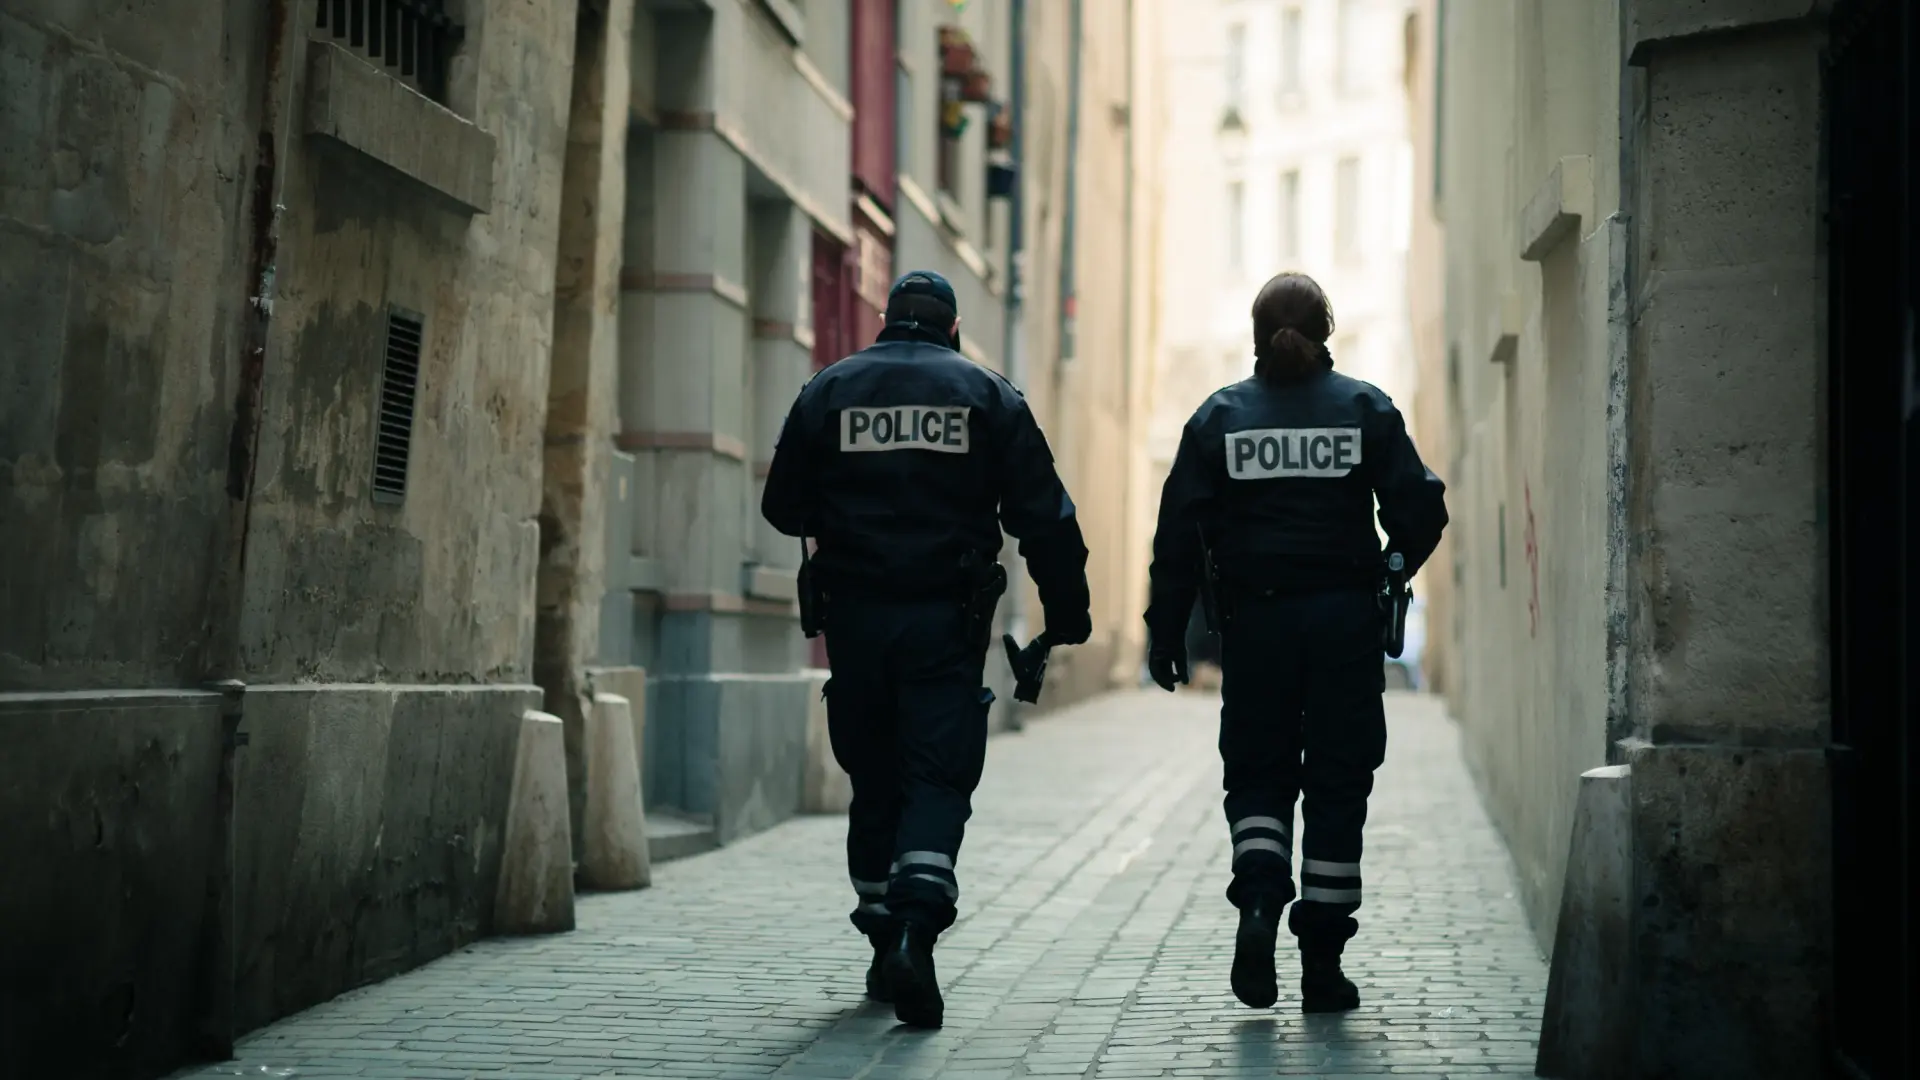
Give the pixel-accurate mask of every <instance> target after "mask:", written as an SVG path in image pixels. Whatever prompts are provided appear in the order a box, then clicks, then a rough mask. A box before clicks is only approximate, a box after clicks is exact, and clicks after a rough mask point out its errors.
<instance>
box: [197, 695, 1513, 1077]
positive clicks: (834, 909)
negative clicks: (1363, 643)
mask: <svg viewBox="0 0 1920 1080" xmlns="http://www.w3.org/2000/svg"><path fill="white" fill-rule="evenodd" d="M1216 718H1217V699H1216V698H1214V697H1211V696H1208V695H1203V694H1198V693H1194V694H1182V695H1180V696H1178V697H1175V698H1168V697H1166V696H1164V695H1160V694H1159V693H1157V692H1153V693H1150V694H1148V693H1130V694H1119V695H1112V696H1108V697H1104V698H1099V699H1096V700H1094V701H1091V702H1088V703H1085V704H1082V705H1080V706H1077V707H1075V708H1072V709H1069V710H1065V711H1063V712H1061V713H1059V714H1056V715H1054V716H1052V717H1049V718H1046V719H1042V720H1040V721H1037V722H1035V723H1033V724H1032V725H1030V726H1029V727H1027V728H1026V729H1025V730H1024V731H1022V732H1019V733H1010V734H1007V735H1003V736H1001V737H999V738H996V739H995V740H993V742H992V743H991V748H990V751H989V760H988V766H987V774H986V779H985V782H984V783H983V785H982V787H981V790H980V792H979V794H978V796H977V798H976V799H975V815H974V820H973V824H972V826H971V827H970V829H969V833H968V838H967V846H966V848H965V851H964V854H963V858H962V860H961V864H960V870H961V873H962V892H961V922H960V923H959V925H957V926H956V927H955V928H954V929H953V931H951V932H950V933H949V934H948V935H946V936H945V937H944V938H943V940H942V942H941V948H940V952H939V955H938V962H939V963H940V965H941V978H942V982H943V983H944V984H946V985H947V986H948V987H949V989H948V999H947V1026H946V1028H945V1029H944V1030H942V1031H939V1032H934V1033H919V1032H910V1031H908V1030H906V1029H903V1028H899V1027H897V1026H896V1024H895V1023H894V1019H893V1015H892V1012H891V1010H889V1009H887V1008H886V1007H884V1006H878V1005H869V1004H867V1003H865V1002H864V1001H863V1000H862V992H861V981H860V980H861V973H862V971H863V969H864V966H865V963H866V959H867V953H866V945H865V941H864V940H863V939H862V938H861V937H860V936H859V935H858V934H856V933H855V932H854V931H853V930H852V929H851V928H850V927H849V926H848V925H847V922H846V918H845V912H846V910H847V909H848V907H849V906H850V903H851V900H852V894H851V893H850V892H849V891H848V887H847V884H846V881H845V875H844V873H843V872H842V866H843V863H842V856H841V844H842V842H843V838H844V821H843V819H841V818H837V817H809V818H800V819H797V820H794V821H791V822H789V823H787V824H785V825H781V826H779V827H777V828H775V829H772V830H770V831H768V832H765V833H761V834H759V835H757V836H754V837H752V838H751V839H748V840H745V841H742V842H740V843H738V844H734V845H731V846H729V847H726V848H723V849H721V850H719V851H715V852H712V853H710V854H707V855H702V856H696V857H693V858H690V859H686V860H682V861H678V862H673V863H668V864H665V865H663V866H661V867H659V868H658V869H657V871H656V876H655V883H654V887H653V888H651V889H648V890H644V891H641V892H632V893H622V894H611V895H599V896H585V897H582V898H581V900H580V903H579V908H578V916H579V929H578V930H577V932H575V933H571V934H564V935H558V936H554V937H545V938H520V939H493V940H487V941H483V942H480V943H478V944H476V945H474V946H471V947H469V948H467V949H464V950H461V951H460V952H458V953H455V954H454V955H451V956H449V957H447V958H445V959H442V960H440V961H438V962H436V963H433V964H430V965H428V966H426V967H424V968H421V969H419V970H416V971H414V972H411V973H409V974H406V975H402V976H400V977H398V978H395V979H392V980H389V981H387V982H384V983H381V984H378V985H375V986H371V987H368V988H366V989H363V990H360V991H357V992H354V993H349V994H346V995H343V996H342V997H340V998H338V999H336V1000H333V1001H331V1002H328V1003H326V1004H323V1005H320V1006H318V1007H317V1008H314V1009H311V1010H309V1011H307V1012H304V1013H301V1014H299V1015H296V1016H294V1017H291V1018H289V1019H287V1020H285V1021H283V1022H281V1023H278V1024H275V1025H273V1026H271V1027H267V1028H265V1029H262V1030H260V1031H258V1032H256V1033H254V1034H253V1035H252V1036H250V1037H248V1038H247V1039H245V1040H243V1041H242V1043H241V1045H240V1046H239V1048H238V1050H237V1054H238V1059H239V1060H238V1061H235V1062H229V1063H226V1064H222V1065H217V1066H212V1067H208V1068H201V1069H197V1070H190V1071H188V1072H187V1073H184V1074H182V1076H183V1077H206V1078H211V1077H225V1076H236V1075H238V1076H257V1077H291V1078H298V1080H320V1078H323V1077H378V1078H384V1080H437V1078H443V1077H446V1078H451V1077H469V1076H476V1077H503V1078H504V1077H527V1078H535V1077H538V1078H542V1080H561V1078H567V1080H578V1078H584V1077H610V1076H636V1077H754V1076H794V1077H819V1078H834V1080H849V1078H856V1077H858V1078H866V1080H881V1078H889V1080H907V1078H914V1077H942V1078H945V1080H969V1078H979V1080H985V1078H987V1077H1014V1076H1088V1077H1155V1076H1210V1077H1226V1076H1252V1075H1263V1076H1264V1075H1275V1074H1278V1075H1301V1076H1316V1077H1338V1076H1348V1075H1382V1074H1392V1075H1396V1076H1419V1077H1450V1076H1480V1075H1487V1074H1507V1075H1523V1076H1524V1075H1532V1073H1533V1062H1534V1046H1535V1040H1536V1035H1537V1031H1538V1023H1539V1019H1538V1018H1539V1016H1540V1008H1541V1005H1542V1002H1543V997H1544V993H1545V987H1546V981H1547V969H1546V964H1545V963H1544V961H1543V960H1542V958H1541V956H1540V954H1539V951H1538V948H1537V946H1536V944H1535V939H1534V937H1533V935H1532V934H1531V933H1530V932H1529V931H1528V929H1527V927H1526V924H1525V922H1524V918H1523V916H1522V914H1521V908H1520V903H1519V901H1518V900H1517V899H1516V897H1515V895H1514V886H1513V881H1512V876H1511V870H1510V864H1509V861H1508V856H1507V854H1506V851H1505V849H1504V847H1503V846H1502V844H1501V843H1500V839H1499V837H1498V836H1497V834H1496V833H1495V831H1494V829H1493V827H1492V826H1491V825H1490V824H1489V822H1488V819H1487V817H1486V815H1485V813H1484V812H1483V810H1482V809H1481V806H1480V803H1479V800H1478V798H1477V797H1476V795H1475V792H1474V788H1473V785H1472V782H1471V780H1470V779H1469V777H1468V775H1467V772H1466V770H1465V768H1464V767H1463V765H1462V763H1461V758H1460V753H1459V746H1458V738H1457V736H1456V732H1455V728H1454V725H1453V724H1452V722H1451V721H1449V720H1448V719H1447V718H1446V717H1445V716H1444V714H1443V713H1442V711H1441V706H1440V705H1439V704H1438V702H1437V701H1436V700H1435V699H1433V698H1429V697H1423V696H1416V695H1400V694H1395V695H1389V718H1390V725H1391V735H1390V741H1389V747H1388V760H1387V765H1386V768H1385V769H1384V770H1382V772H1381V774H1380V777H1379V781H1378V784H1377V786H1376V788H1375V792H1376V793H1375V796H1374V801H1373V808H1372V815H1371V818H1370V821H1369V824H1368V826H1367V856H1366V867H1367V870H1366V873H1367V878H1366V880H1367V887H1368V895H1367V899H1366V906H1365V907H1364V908H1362V910H1361V912H1360V918H1361V920H1362V928H1361V932H1360V936H1359V938H1357V939H1356V940H1355V941H1354V943H1353V945H1352V946H1351V947H1350V948H1349V950H1348V957H1349V961H1350V963H1349V971H1350V972H1351V973H1352V974H1353V975H1354V977H1355V979H1356V981H1357V982H1359V984H1360V985H1361V988H1362V993H1363V995H1364V1001H1363V1004H1362V1005H1361V1008H1360V1009H1359V1011H1357V1012H1354V1013H1352V1014H1349V1015H1346V1016H1316V1017H1311V1018H1308V1017H1303V1016H1302V1015H1301V1014H1300V1013H1299V1012H1298V1011H1297V1006H1296V1005H1295V1003H1294V1002H1293V1001H1292V1000H1291V996H1290V993H1289V991H1288V989H1286V988H1287V987H1288V986H1289V985H1290V984H1291V983H1292V982H1293V981H1294V980H1295V979H1296V977H1297V965H1296V961H1295V960H1294V958H1293V956H1292V955H1291V954H1290V952H1289V951H1288V949H1287V947H1286V946H1287V945H1289V944H1290V941H1291V939H1290V938H1286V937H1284V936H1283V938H1282V949H1281V954H1280V955H1281V980H1282V985H1283V991H1282V997H1281V1001H1280V1005H1279V1006H1278V1007H1277V1008H1276V1009H1274V1010H1272V1011H1269V1012H1260V1013H1256V1012H1251V1011H1249V1010H1247V1009H1245V1008H1244V1007H1242V1006H1240V1005H1239V1004H1238V1003H1236V1002H1235V1001H1234V1000H1233V995H1232V994H1231V992H1230V991H1229V990H1228V987H1227V964H1228V960H1229V958H1230V956H1231V952H1232V944H1231V943H1232V926H1233V923H1232V912H1231V909H1230V908H1229V907H1228V906H1227V903H1226V901H1225V900H1224V899H1223V897H1222V892H1223V890H1224V888H1225V884H1226V864H1227V855H1228V851H1229V845H1228V841H1227V834H1226V829H1225V827H1224V824H1223V822H1222V819H1221V813H1220V806H1219V795H1218V792H1219V776H1220V762H1219V758H1218V756H1217V755H1216V754H1215V751H1214V747H1213V738H1214V733H1215V731H1216Z"/></svg>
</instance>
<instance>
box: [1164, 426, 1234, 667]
mask: <svg viewBox="0 0 1920 1080" xmlns="http://www.w3.org/2000/svg"><path fill="white" fill-rule="evenodd" d="M1201 429H1202V425H1201V424H1200V418H1199V417H1198V416H1197V415H1196V416H1195V417H1194V418H1193V419H1192V420H1189V421H1187V427H1186V430H1185V431H1182V432H1181V433H1180V449H1179V452H1178V453H1176V454H1175V455H1174V458H1173V468H1172V469H1170V470H1169V471H1168V472H1167V480H1166V483H1165V484H1164V485H1162V486H1161V488H1160V521H1159V524H1158V525H1157V526H1156V527H1155V529H1154V533H1153V563H1152V565H1151V566H1150V567H1149V568H1148V570H1147V577H1148V581H1149V585H1148V601H1147V615H1146V619H1147V633H1148V634H1149V635H1150V636H1151V639H1152V640H1153V641H1156V642H1163V643H1164V642H1175V643H1179V642H1184V641H1185V640H1186V633H1187V623H1188V621H1189V620H1190V619H1191V618H1192V617H1193V603H1194V599H1195V598H1196V597H1197V596H1198V595H1199V591H1200V574H1201V554H1200V530H1201V528H1202V527H1203V526H1205V525H1208V524H1210V523H1211V521H1212V519H1213V517H1214V514H1215V512H1216V510H1217V509H1218V506H1219V497H1220V494H1221V492H1220V484H1221V482H1222V479H1221V478H1222V477H1223V476H1224V474H1225V473H1224V469H1221V468H1216V467H1214V466H1215V464H1216V463H1215V462H1213V461H1211V460H1210V459H1209V458H1210V455H1209V454H1208V453H1207V447H1206V446H1205V445H1204V443H1205V436H1204V435H1203V434H1202V430H1201Z"/></svg>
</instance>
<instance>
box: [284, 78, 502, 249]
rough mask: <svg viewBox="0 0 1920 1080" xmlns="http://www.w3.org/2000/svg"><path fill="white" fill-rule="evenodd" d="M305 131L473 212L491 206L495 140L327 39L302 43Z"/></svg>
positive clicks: (477, 212)
mask: <svg viewBox="0 0 1920 1080" xmlns="http://www.w3.org/2000/svg"><path fill="white" fill-rule="evenodd" d="M306 105H307V110H306V125H307V126H306V130H307V133H308V134H310V135H317V136H322V137H325V138H328V139H331V140H332V141H334V142H337V143H339V144H341V145H343V146H347V147H350V148H352V149H354V150H357V151H359V152H360V153H362V154H365V155H366V156H367V157H369V158H372V159H373V160H375V161H377V162H380V163H381V164H383V165H386V166H388V167H389V168H392V169H394V170H396V171H398V172H399V173H401V174H402V175H404V176H407V177H409V178H411V179H413V180H415V181H417V182H419V183H420V184H422V185H424V186H425V187H427V188H428V189H429V190H431V191H434V192H437V193H438V194H440V195H441V196H444V197H445V198H446V199H448V200H450V201H451V202H453V203H454V204H455V205H456V206H460V207H463V208H465V209H466V210H467V211H469V212H471V213H475V214H484V213H487V212H488V211H489V210H491V209H492V207H493V157H494V139H493V136H492V135H489V134H487V133H486V132H485V131H482V130H481V129H480V128H479V127H477V126H475V125H474V124H473V123H471V122H470V121H468V120H466V119H464V118H462V117H460V116H457V115H455V114H454V113H452V112H450V111H448V110H447V109H446V108H444V107H442V106H441V105H439V104H438V103H436V102H434V101H432V100H431V99H429V98H427V97H426V96H425V95H423V94H421V93H419V92H418V91H415V90H414V89H412V88H411V87H409V86H407V85H406V84H404V83H402V82H400V81H399V80H398V79H395V78H393V77H391V76H389V75H388V74H386V73H385V72H384V71H381V70H379V69H377V68H375V67H374V66H373V65H371V64H369V63H367V62H366V61H364V60H361V59H360V58H358V57H356V56H354V55H353V54H352V53H350V52H348V51H347V50H345V49H343V48H341V47H340V46H338V45H334V44H332V43H331V42H326V41H309V42H308V43H307V102H306Z"/></svg>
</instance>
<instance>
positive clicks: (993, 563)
mask: <svg viewBox="0 0 1920 1080" xmlns="http://www.w3.org/2000/svg"><path fill="white" fill-rule="evenodd" d="M960 580H961V583H962V587H963V589H964V590H965V591H964V595H963V598H962V601H961V611H962V612H963V614H964V615H965V618H966V623H967V640H968V642H969V644H971V645H973V646H974V647H975V648H977V649H979V651H980V652H982V653H984V652H986V651H987V645H988V643H989V642H991V641H992V640H993V609H994V608H995V607H997V606H999V604H1000V597H1001V596H1003V595H1005V594H1006V591H1007V568H1006V567H1004V566H1002V565H1000V563H999V561H998V560H994V559H985V558H982V557H981V556H980V553H979V552H977V551H969V552H967V553H966V554H965V555H962V556H961V557H960Z"/></svg>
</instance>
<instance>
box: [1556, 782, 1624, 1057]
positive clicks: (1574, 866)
mask: <svg viewBox="0 0 1920 1080" xmlns="http://www.w3.org/2000/svg"><path fill="white" fill-rule="evenodd" d="M1632 780H1633V777H1632V769H1631V768H1630V767H1629V766H1626V765H1609V766H1606V767H1605V768H1599V769H1592V770H1589V771H1588V772H1585V773H1582V774H1581V776H1580V794H1579V801H1578V804H1577V805H1576V807H1575V810H1574V817H1573V843H1572V844H1571V845H1570V847H1569V849H1568V852H1567V877H1566V888H1565V889H1564V891H1563V892H1562V893H1561V898H1560V921H1559V922H1558V923H1557V924H1556V925H1555V928H1554V941H1553V964H1552V967H1551V968H1550V969H1549V971H1548V975H1547V1003H1546V1007H1545V1008H1544V1009H1543V1010H1542V1013H1541V1020H1540V1049H1539V1054H1538V1056H1537V1057H1536V1059H1535V1061H1534V1072H1535V1074H1536V1075H1539V1076H1546V1077H1555V1078H1558V1080H1617V1078H1622V1080H1623V1078H1624V1077H1626V1075H1627V1061H1628V1054H1629V1051H1630V1049H1631V1047H1630V1046H1629V1038H1628V1035H1629V1032H1628V1016H1627V1010H1628V1003H1627V974H1628V972H1627V963H1628V958H1627V952H1628V947H1629V942H1630V935H1631V921H1632V918H1633V906H1632V898H1631V885H1632V877H1633V863H1632V860H1631V858H1630V857H1629V856H1630V855H1631V853H1632V826H1633V821H1632V807H1631V805H1630V804H1629V794H1630V792H1631V784H1632Z"/></svg>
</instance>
